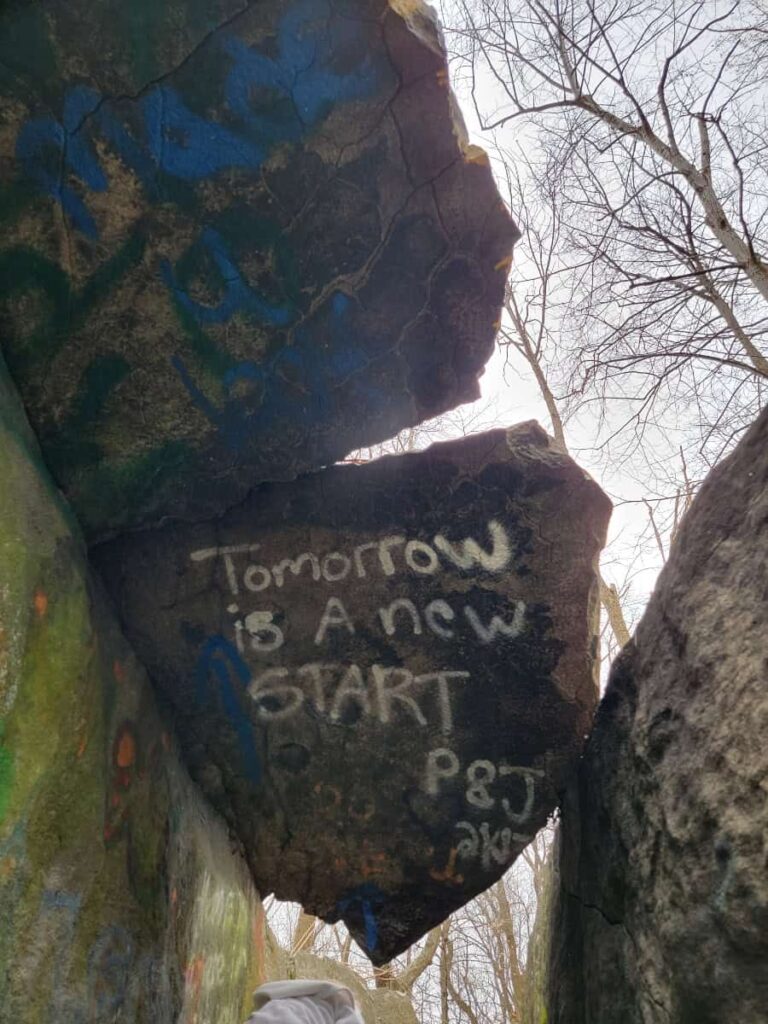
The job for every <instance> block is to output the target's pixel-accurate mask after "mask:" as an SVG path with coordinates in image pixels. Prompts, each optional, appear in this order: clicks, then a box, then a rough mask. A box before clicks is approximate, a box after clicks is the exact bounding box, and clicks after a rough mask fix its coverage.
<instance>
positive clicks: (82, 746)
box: [75, 733, 88, 761]
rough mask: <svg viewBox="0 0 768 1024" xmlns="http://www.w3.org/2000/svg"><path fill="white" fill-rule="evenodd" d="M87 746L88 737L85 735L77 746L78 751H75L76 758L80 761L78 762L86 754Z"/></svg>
mask: <svg viewBox="0 0 768 1024" xmlns="http://www.w3.org/2000/svg"><path fill="white" fill-rule="evenodd" d="M87 746H88V737H87V736H86V735H85V733H83V737H82V739H81V740H80V743H79V744H78V746H77V750H76V751H75V757H76V758H77V759H78V761H79V760H80V758H81V757H82V756H83V754H84V753H85V748H86V747H87Z"/></svg>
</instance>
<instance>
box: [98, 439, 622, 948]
mask: <svg viewBox="0 0 768 1024" xmlns="http://www.w3.org/2000/svg"><path fill="white" fill-rule="evenodd" d="M609 507H610V506H609V502H608V500H607V498H606V497H605V496H604V495H603V493H602V492H601V491H600V490H599V488H598V487H597V486H596V485H595V484H594V483H593V482H592V481H591V480H590V479H589V478H588V477H587V476H586V475H585V474H584V473H583V472H582V471H581V470H580V469H579V468H578V467H577V466H576V465H575V464H574V463H573V462H571V461H570V459H569V458H568V457H567V456H566V455H565V454H564V453H563V452H562V451H561V450H560V449H559V448H557V447H556V445H555V443H554V442H552V441H551V440H550V439H549V438H548V437H547V435H546V434H545V433H544V431H543V430H542V429H541V428H540V427H539V426H538V425H537V424H535V423H528V424H522V425H521V426H518V427H516V428H513V429H511V430H510V431H504V430H495V431H491V432H489V433H487V434H480V435H477V436H474V437H471V438H465V439H463V440H460V441H456V442H450V443H447V444H439V445H435V446H433V447H432V448H430V449H429V450H428V451H426V452H422V453H418V454H410V455H404V456H399V457H388V458H384V459H380V460H378V461H376V462H374V463H370V464H368V465H364V466H337V467H334V468H332V469H328V470H325V471H322V472H320V473H317V474H314V475H309V476H305V477H302V478H301V479H299V480H297V481H295V482H293V483H290V484H274V485H265V486H262V487H260V488H258V489H257V490H255V491H254V492H253V493H252V494H251V495H250V496H249V498H248V499H247V501H245V502H244V503H243V504H241V505H239V506H238V507H237V508H235V509H232V510H230V512H228V513H227V514H226V515H225V516H224V517H223V518H222V519H220V520H218V521H216V522H215V523H204V524H203V523H201V524H195V525H183V526H169V527H166V528H163V529H159V530H155V531H147V532H144V533H142V534H135V535H131V536H126V537H124V538H120V539H118V540H116V541H114V542H110V543H108V544H105V545H101V546H100V547H97V548H96V549H94V552H93V556H94V558H95V562H96V565H97V566H98V567H99V568H100V570H101V572H102V574H103V577H104V579H105V580H106V582H107V584H108V587H109V588H110V589H111V591H112V593H113V594H114V595H115V597H116V599H117V602H118V605H119V610H120V614H121V616H122V619H123V622H124V625H125V629H126V631H127V633H128V636H129V637H130V639H131V641H132V643H133V645H134V647H135V649H136V651H137V652H138V654H139V656H140V658H141V659H142V661H143V662H144V664H145V665H146V666H147V667H148V668H149V670H150V674H151V676H152V677H153V680H154V682H155V684H156V686H157V687H158V689H159V692H160V693H161V694H162V696H163V699H164V701H165V703H166V704H167V706H168V709H169V712H170V715H171V717H172V720H173V721H174V722H175V723H176V724H177V726H178V729H179V731H180V734H181V736H182V738H183V743H184V746H185V753H186V758H187V762H188V764H189V765H190V766H191V769H192V771H193V773H194V775H195V777H196V778H197V779H198V781H199V782H200V783H201V785H202V787H203V790H204V791H205V793H206V794H207V796H208V797H209V799H210V800H211V802H212V803H213V804H214V806H215V807H217V808H218V809H219V810H220V811H221V812H222V813H223V814H224V815H225V817H226V819H227V820H228V821H229V822H230V823H231V825H232V828H233V829H234V830H235V831H236V833H237V834H238V835H239V836H240V838H241V840H242V843H243V847H244V850H245V854H246V857H247V859H248V862H249V864H250V867H251V870H252V872H253V876H254V878H255V879H256V882H257V885H258V886H259V888H260V890H261V891H263V892H268V891H275V892H276V893H277V894H278V896H280V897H281V898H285V899H297V900H300V901H301V902H302V903H303V905H304V906H305V908H307V909H308V910H311V911H312V912H313V913H316V914H318V915H319V916H321V917H324V918H325V919H327V920H335V919H338V918H340V917H341V918H343V919H344V920H345V921H346V922H347V923H348V925H349V926H350V928H351V929H352V931H353V933H354V934H355V936H356V938H357V939H358V941H359V942H360V944H361V945H362V946H363V947H364V948H365V949H366V950H367V951H368V953H369V955H370V956H371V958H372V959H373V960H374V961H375V962H384V961H387V960H388V959H390V958H391V957H392V956H393V955H394V954H396V953H399V952H401V951H402V950H403V949H405V948H406V947H407V946H408V945H409V944H410V943H412V942H413V941H414V940H415V939H416V938H418V937H419V936H420V935H421V934H423V933H424V932H425V931H426V930H427V929H428V928H430V927H431V926H433V925H434V924H436V923H437V922H439V921H440V920H442V919H443V918H444V917H445V916H446V915H447V914H448V913H449V912H450V911H452V910H453V909H455V908H456V907H458V906H460V905H461V904H462V903H464V902H466V900H467V899H469V898H470V897H471V896H473V895H475V894H476V893H478V892H480V891H481V890H483V889H485V888H486V887H487V886H488V885H490V884H491V883H492V882H493V881H494V880H495V879H496V878H497V877H499V876H500V875H501V874H502V873H503V871H504V870H505V869H506V868H507V867H508V866H509V865H510V863H511V862H512V861H513V860H514V858H515V857H516V856H517V854H518V853H519V852H520V850H521V849H522V848H523V847H524V846H525V844H526V843H527V842H528V841H529V839H530V838H531V836H532V835H533V834H534V832H535V831H536V830H537V829H538V828H539V827H540V826H541V825H542V823H543V822H544V821H545V820H546V818H547V815H548V814H549V813H550V812H551V811H552V810H553V808H554V806H555V803H556V798H557V792H558V791H559V790H560V789H561V788H562V787H563V784H564V781H565V779H566V778H567V777H568V775H569V774H570V773H571V772H572V771H573V768H574V764H575V760H576V759H577V758H578V755H579V753H580V750H581V747H582V743H583V739H584V736H585V733H586V732H587V729H588V727H589V723H590V720H591V716H592V712H593V709H594V704H595V700H596V686H595V678H594V653H595V636H594V631H595V614H596V590H595V582H596V578H595V572H594V564H595V560H596V558H597V554H598V551H599V549H600V546H601V544H602V542H603V539H604V534H605V528H606V523H607V518H608V514H609Z"/></svg>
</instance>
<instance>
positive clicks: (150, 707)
mask: <svg viewBox="0 0 768 1024" xmlns="http://www.w3.org/2000/svg"><path fill="white" fill-rule="evenodd" d="M108 603H109V602H108V600H106V598H105V596H104V595H103V593H102V592H101V590H100V588H99V587H98V586H97V585H96V584H94V581H93V580H92V579H91V578H89V575H88V570H87V568H86V564H85V552H84V547H83V544H82V541H81V540H79V539H78V534H77V532H76V529H74V530H73V528H72V523H71V521H70V520H69V518H68V513H67V510H66V507H65V506H64V504H63V503H62V502H61V500H60V496H59V495H58V494H57V492H56V490H55V488H54V487H53V486H52V484H51V483H50V478H49V477H48V475H47V473H46V472H45V470H44V468H43V467H42V466H41V463H40V456H39V451H38V449H37V446H36V444H35V442H34V439H33V437H32V433H31V431H30V429H29V427H28V424H27V423H26V422H25V420H24V416H23V412H22V410H21V406H20V405H19V404H18V402H17V399H16V396H15V395H14V394H13V391H12V389H11V388H10V387H9V386H8V381H7V378H6V376H5V373H4V369H3V368H2V361H1V360H0V1022H1V1024H41V1022H42V1021H50V1022H54V1021H55V1022H61V1024H91V1022H94V1024H95V1022H98V1024H106V1022H108V1021H114V1022H118V1021H119V1022H120V1024H171V1022H174V1021H177V1022H179V1024H193V1022H197V1024H240V1022H241V1021H242V1020H243V1019H244V1018H245V1016H246V1013H247V1010H248V1009H249V1006H250V993H251V991H252V989H253V988H254V987H255V985H257V984H259V983H261V982H262V981H264V980H266V978H265V976H264V972H263V970H262V967H263V963H264V957H263V945H264V942H263V939H264V922H263V915H261V916H260V903H259V900H258V896H257V894H256V892H255V890H254V887H253V883H252V882H251V880H250V876H249V874H248V871H247V869H246V867H245V865H244V864H243V862H242V860H241V859H240V858H239V857H238V856H237V855H236V854H234V853H233V852H232V849H231V845H230V842H229V839H228V836H227V832H226V829H225V828H224V826H223V825H222V823H221V822H220V821H219V820H218V819H217V817H216V815H215V814H213V813H212V812H211V811H210V810H209V809H208V807H207V806H206V805H205V803H204V802H203V800H202V799H201V797H200V795H199V793H198V791H197V790H196V788H195V787H194V786H193V785H192V783H191V782H190V780H189V778H188V776H187V775H186V772H185V771H184V769H183V768H182V767H181V765H180V762H179V759H178V755H177V752H176V747H175V741H174V740H173V738H172V736H170V735H169V734H168V732H167V731H166V730H165V728H164V727H163V725H162V724H161V722H160V719H159V717H158V715H157V712H156V710H155V704H154V698H153V696H152V693H151V690H150V687H149V684H148V680H147V678H146V674H145V672H144V670H143V669H142V668H141V667H140V666H139V665H138V663H137V661H136V658H135V656H134V655H133V654H132V652H131V651H130V650H129V648H128V646H127V644H126V642H125V640H124V639H123V637H122V636H121V634H120V632H119V630H118V628H117V626H116V625H115V623H114V620H113V619H112V618H111V617H110V616H109V614H108V613H107V612H106V611H105V608H106V607H107V606H108Z"/></svg>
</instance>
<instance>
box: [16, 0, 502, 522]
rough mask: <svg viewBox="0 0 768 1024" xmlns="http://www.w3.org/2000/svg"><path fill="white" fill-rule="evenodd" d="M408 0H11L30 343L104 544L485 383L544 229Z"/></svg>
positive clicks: (30, 373)
mask: <svg viewBox="0 0 768 1024" xmlns="http://www.w3.org/2000/svg"><path fill="white" fill-rule="evenodd" d="M395 6H396V8H397V9H395V8H393V7H391V6H389V4H388V3H387V2H386V0H354V2H334V3H330V2H329V0H259V2H258V3H249V4H242V3H240V2H234V0H214V2H206V3H199V2H197V0H187V2H180V0H137V2H135V3H130V4H126V3H124V2H122V0H102V2H101V3H99V5H98V11H94V5H93V3H91V2H90V0H51V2H49V3H46V5H45V10H44V11H43V8H42V7H40V6H39V5H6V7H5V8H4V10H3V11H2V12H1V13H0V96H1V97H2V100H3V109H4V118H3V123H2V136H0V140H1V141H2V152H1V153H0V187H2V190H3V196H4V201H3V208H2V228H3V230H2V235H1V236H0V270H2V281H3V284H2V290H1V291H0V327H1V328H2V336H3V338H2V340H3V347H4V352H5V356H6V359H7V362H8V365H9V368H10V370H11V374H12V376H13V377H14V379H15V382H16V385H17V387H18V389H19V391H20V393H21V395H22V398H23V400H24V404H25V406H26V408H27V411H28V414H29V417H30V420H31V422H32V425H33V427H34V429H35V431H36V433H37V435H38V438H39V439H40V442H41V445H42V448H43V453H44V456H45V459H46V462H47V464H48V466H49V468H50V470H51V472H52V474H53V476H54V477H55V479H56V480H57V482H58V483H59V485H60V486H61V487H62V489H63V490H64V492H65V494H66V496H67V498H68V499H69V501H70V503H71V504H72V506H73V507H74V509H75V511H76V513H77V515H78V518H79V520H80V522H81V524H82V525H83V527H84V529H85V532H86V534H87V535H88V536H89V537H90V538H94V537H96V536H104V535H105V534H109V533H115V532H119V531H121V530H123V529H129V528H131V529H132V528H136V527H138V526H142V525H147V524H152V523H158V522H160V521H161V520H163V519H166V518H168V517H178V518H183V519H187V520H188V519H202V518H206V517H209V516H212V515H217V514H220V513H221V512H223V511H224V509H226V508H227V507H228V506H230V505H231V504H233V503H234V502H236V501H239V500H241V499H242V498H243V497H244V496H245V494H246V492H247V491H248V490H249V488H250V487H252V486H253V485H255V484H257V483H259V482H261V481H265V480H280V479H283V480H285V479H292V478H293V477H295V476H296V475H297V474H298V473H301V472H305V471H306V470H308V469H314V468H317V467H318V466H321V465H327V464H328V463H331V462H334V461H335V460H336V459H338V458H340V457H342V456H343V455H345V454H346V453H347V452H348V451H350V450H351V449H352V448H355V447H359V446H360V445H364V444H369V443H373V442H376V441H380V440H383V439H385V438H388V437H391V436H393V435H394V434H396V433H397V432H398V430H400V429H401V428H403V427H405V426H409V425H412V424H414V423H418V422H420V421H421V420H423V419H425V418H428V417H430V416H435V415H437V414H438V413H440V412H442V411H444V410H446V409H451V408H453V407H455V406H456V405H457V404H459V403H461V402H465V401H468V400H471V399H474V398H476V397H477V396H478V393H479V391H478V384H477V378H478V376H479V374H480V373H481V372H482V368H483V365H484V364H485V362H486V361H487V359H488V358H489V356H490V354H491V351H492V347H493V337H494V334H495V332H496V328H497V322H498V319H499V316H500V308H501V303H502V299H503V292H504V284H505V280H506V272H507V268H508V266H509V263H510V261H511V249H512V243H513V241H514V240H515V238H516V236H517V229H516V228H515V226H514V224H513V223H512V221H511V219H510V217H509V214H508V213H507V211H506V210H505V208H504V206H503V204H502V202H501V200H500V198H499V195H498V192H497V190H496V187H495V185H494V183H493V180H492V177H491V173H490V168H489V165H488V160H487V158H486V157H485V155H484V154H483V153H482V151H480V150H478V149H477V147H469V146H467V145H466V142H465V139H464V135H463V129H462V126H461V124H460V121H459V119H458V118H457V117H456V115H455V113H454V108H453V101H452V97H451V94H450V90H449V88H448V72H447V67H446V62H445V56H444V53H443V51H442V49H441V46H440V44H439V40H438V33H437V28H436V26H435V25H434V23H433V22H432V21H431V20H430V17H429V16H428V15H427V13H426V12H427V9H426V8H421V7H420V5H418V4H413V3H411V4H406V5H403V4H397V5H395ZM398 11H400V12H401V13H398Z"/></svg>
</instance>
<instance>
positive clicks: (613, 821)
mask: <svg viewBox="0 0 768 1024" xmlns="http://www.w3.org/2000/svg"><path fill="white" fill-rule="evenodd" d="M767 584H768V412H766V413H764V414H763V415H762V417H761V418H760V420H759V421H758V422H757V423H755V424H754V426H753V427H752V429H751V430H750V431H749V433H748V434H747V435H746V437H745V438H744V439H743V440H742V442H741V443H740V444H739V446H738V448H737V449H736V451H735V452H734V453H733V454H732V455H731V456H730V457H729V458H728V459H726V460H725V461H724V462H723V463H722V464H721V465H720V466H718V467H717V469H715V470H714V472H713V473H712V474H711V475H710V477H709V478H708V479H707V481H706V483H705V484H704V486H703V487H702V489H701V493H700V494H699V495H698V497H697V498H696V501H695V503H694V505H693V506H692V508H691V510H690V512H689V514H688V516H687V518H686V520H685V523H684V524H683V527H682V529H681V531H680V533H679V535H678V538H677V539H676V541H675V545H674V547H673V550H672V553H671V555H670V558H669V561H668V563H667V565H666V566H665V568H664V571H663V573H662V574H661V577H660V579H659V582H658V585H657V588H656V591H655V593H654V596H653V598H652V599H651V602H650V604H649V607H648V610H647V612H646V614H645V616H644V617H643V620H642V622H641V624H640V626H639V627H638V630H637V634H636V636H635V638H634V641H633V642H632V643H631V644H629V645H628V646H627V647H626V648H625V649H624V651H623V653H622V655H621V656H620V658H619V659H618V661H617V662H616V665H615V666H614V669H613V673H612V676H611V680H610V683H609V687H608V690H607V692H606V695H605V698H604V700H603V703H602V705H601V708H600V712H599V714H598V720H597V725H596V728H595V731H594V732H593V734H592V737H591V739H590V741H589V745H588V749H587V753H586V755H585V760H584V763H583V767H582V770H581V773H580V777H579V782H578V786H577V787H575V788H574V790H573V791H572V793H571V794H570V800H569V802H568V804H567V805H566V808H565V812H564V816H563V827H562V836H561V842H562V851H561V857H560V871H561V891H560V905H559V908H558V912H557V914H556V916H555V919H554V921H553V922H552V935H553V943H554V944H553V949H552V957H551V963H550V1010H549V1017H548V1019H549V1021H550V1022H551V1024H619V1022H620V1024H651V1022H653V1024H664V1022H667V1021H670V1022H675V1024H723V1022H726V1021H727V1022H729V1024H730V1022H734V1024H736V1022H738V1024H764V1022H765V1020H766V1019H768V845H767V844H768V788H767V780H768V744H766V736H767V735H768V691H766V680H768V660H767V659H766V637H768V615H767V614H766V609H767V608H768V604H767V603H766V597H768V591H767V590H766V586H767Z"/></svg>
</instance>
